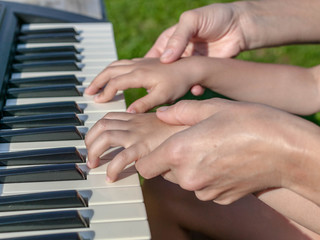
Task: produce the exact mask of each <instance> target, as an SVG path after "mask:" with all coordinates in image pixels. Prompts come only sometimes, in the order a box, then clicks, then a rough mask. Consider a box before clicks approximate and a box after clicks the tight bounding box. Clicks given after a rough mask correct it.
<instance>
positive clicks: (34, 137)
mask: <svg viewBox="0 0 320 240" xmlns="http://www.w3.org/2000/svg"><path fill="white" fill-rule="evenodd" d="M83 138H84V137H83V136H82V134H81V133H80V132H79V130H78V129H77V127H75V126H59V127H42V128H30V129H15V130H2V131H0V143H14V142H42V141H63V140H83Z"/></svg>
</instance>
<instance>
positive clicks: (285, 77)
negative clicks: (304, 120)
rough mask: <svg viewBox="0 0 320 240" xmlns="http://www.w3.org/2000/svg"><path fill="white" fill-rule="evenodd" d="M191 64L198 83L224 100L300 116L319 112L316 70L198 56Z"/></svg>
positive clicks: (319, 102)
mask: <svg viewBox="0 0 320 240" xmlns="http://www.w3.org/2000/svg"><path fill="white" fill-rule="evenodd" d="M195 62H197V63H196V64H197V67H199V68H200V69H201V73H200V74H202V77H201V79H202V82H201V83H200V84H201V85H203V86H204V87H207V88H210V89H211V90H213V91H215V92H218V93H220V94H223V95H225V96H227V97H230V98H233V99H236V100H241V101H248V102H256V103H263V104H267V105H270V106H273V107H276V108H280V109H283V110H285V111H288V112H291V113H295V114H301V115H308V114H312V113H315V112H317V111H319V109H320V96H319V86H318V85H319V78H318V77H317V75H318V76H320V75H319V74H320V72H319V71H316V70H317V68H313V69H307V68H301V67H296V66H288V65H280V64H265V63H254V62H247V61H241V60H235V59H216V58H201V57H199V59H198V60H197V61H195ZM318 72H319V74H318Z"/></svg>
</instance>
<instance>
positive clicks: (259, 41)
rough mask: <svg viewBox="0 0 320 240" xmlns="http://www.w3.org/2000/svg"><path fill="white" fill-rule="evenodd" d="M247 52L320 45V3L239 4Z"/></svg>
mask: <svg viewBox="0 0 320 240" xmlns="http://www.w3.org/2000/svg"><path fill="white" fill-rule="evenodd" d="M233 4H235V7H236V9H237V12H238V13H239V19H240V24H241V26H242V30H243V33H244V39H245V42H246V47H247V49H255V48H261V47H269V46H278V45H283V44H291V43H310V42H320V31H319V23H320V14H319V12H320V1H317V0H304V1H301V0H264V1H245V2H241V1H240V2H235V3H233Z"/></svg>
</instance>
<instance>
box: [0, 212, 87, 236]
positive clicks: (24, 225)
mask: <svg viewBox="0 0 320 240" xmlns="http://www.w3.org/2000/svg"><path fill="white" fill-rule="evenodd" d="M87 221H88V220H86V219H85V218H83V217H82V216H81V215H80V213H79V212H78V211H75V210H73V211H56V212H43V213H33V214H23V215H16V216H4V217H0V232H1V233H5V232H21V231H35V230H51V229H68V228H88V227H89V223H88V222H87Z"/></svg>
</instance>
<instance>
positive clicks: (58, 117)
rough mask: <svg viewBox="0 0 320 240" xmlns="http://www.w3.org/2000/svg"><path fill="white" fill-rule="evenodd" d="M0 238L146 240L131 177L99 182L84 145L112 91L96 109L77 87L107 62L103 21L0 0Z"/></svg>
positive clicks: (110, 52) (110, 47)
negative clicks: (88, 162)
mask: <svg viewBox="0 0 320 240" xmlns="http://www.w3.org/2000/svg"><path fill="white" fill-rule="evenodd" d="M0 56H1V59H0V92H1V99H0V104H1V119H0V239H12V240H13V239H15V240H31V239H32V240H33V239H35V240H37V239H49V240H56V239H59V240H103V239H150V238H151V236H150V230H149V226H148V221H147V215H146V210H145V206H144V202H143V196H142V191H141V187H140V181H139V176H138V174H137V172H136V170H135V168H134V165H129V166H127V167H126V169H125V170H124V171H123V172H122V173H121V174H120V176H119V180H118V181H116V182H115V183H108V182H106V168H107V166H108V163H109V161H110V160H111V159H112V158H113V157H114V156H115V154H117V153H119V151H121V150H122V149H121V148H112V149H109V150H108V151H106V153H105V154H104V156H102V161H101V164H100V166H99V167H97V168H95V169H88V167H87V166H86V157H87V151H86V147H85V144H84V138H85V135H86V133H87V132H88V130H89V129H90V128H91V127H92V126H93V125H94V123H95V122H96V121H97V120H99V119H100V118H102V117H103V116H104V115H105V114H106V113H108V112H110V111H125V109H126V105H125V100H124V96H123V93H122V92H119V93H118V94H117V95H116V96H115V97H114V99H113V100H111V101H110V102H108V103H103V104H97V103H95V102H94V101H93V97H92V96H87V95H85V94H84V89H85V88H86V86H88V85H89V84H90V82H91V81H92V80H93V79H94V77H95V76H96V75H97V74H98V73H99V72H101V71H102V70H103V69H104V68H105V67H106V66H107V65H108V64H110V63H111V62H113V61H115V60H117V53H116V47H115V43H114V36H113V29H112V24H111V23H110V22H108V21H106V20H104V21H99V20H97V19H93V18H89V17H85V16H81V15H76V14H73V13H69V12H63V11H58V10H53V9H48V8H42V7H37V6H31V5H24V4H18V3H10V2H1V1H0Z"/></svg>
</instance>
